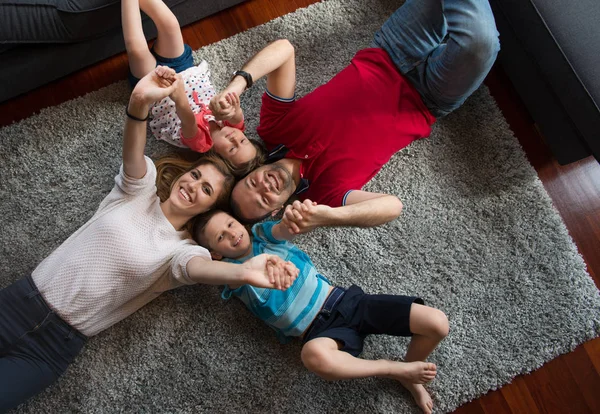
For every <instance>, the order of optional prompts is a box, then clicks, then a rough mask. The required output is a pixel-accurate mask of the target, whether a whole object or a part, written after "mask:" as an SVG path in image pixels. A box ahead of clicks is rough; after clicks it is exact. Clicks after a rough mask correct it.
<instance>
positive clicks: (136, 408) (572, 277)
mask: <svg viewBox="0 0 600 414" xmlns="http://www.w3.org/2000/svg"><path fill="white" fill-rule="evenodd" d="M400 4H401V3H400V2H389V1H367V0H362V1H361V0H345V1H338V0H330V1H325V2H323V3H320V4H316V5H313V6H311V7H308V8H306V9H302V10H299V11H297V12H295V13H293V14H290V15H287V16H284V17H282V18H279V19H277V20H274V21H272V22H270V23H268V24H265V25H263V26H260V27H258V28H256V29H253V30H250V31H248V32H245V33H242V34H239V35H237V36H234V37H232V38H230V39H226V40H224V41H222V42H219V43H217V44H214V45H211V46H209V47H205V48H203V49H201V50H199V51H197V52H196V55H195V57H196V58H197V59H198V60H199V59H205V60H207V61H208V62H209V63H210V65H211V68H212V72H213V79H214V82H215V83H216V85H217V86H220V87H222V86H224V84H225V82H226V80H227V79H228V78H229V73H231V71H232V70H234V69H237V68H239V67H240V66H241V65H242V63H243V62H244V61H245V60H246V59H247V58H249V57H250V56H251V55H252V54H253V52H255V51H257V50H258V49H259V48H260V47H262V46H263V45H265V44H266V43H267V42H269V41H271V40H274V39H276V38H279V37H287V38H289V39H290V40H291V41H292V42H293V43H294V44H295V46H296V48H297V61H298V93H299V94H300V95H303V94H305V93H307V92H309V91H310V90H312V89H313V88H315V87H316V86H318V85H320V84H322V83H324V82H326V81H327V80H328V79H330V77H331V76H332V75H334V74H335V73H336V72H337V71H339V70H340V69H342V68H343V67H344V66H345V65H346V64H347V63H348V62H349V60H350V59H351V58H352V56H353V54H354V53H355V52H356V51H357V50H359V49H361V48H363V47H366V46H367V45H368V44H369V42H370V40H371V37H372V34H373V33H374V31H375V30H376V29H377V28H378V27H379V26H380V25H381V23H382V22H383V21H384V20H385V18H386V17H387V16H388V15H389V14H390V13H391V12H392V11H393V10H394V9H395V8H396V7H398V6H399V5H400ZM263 88H264V82H258V84H257V85H256V87H254V88H252V89H251V90H250V91H249V93H247V94H246V95H245V96H244V97H243V108H244V109H245V111H246V115H247V118H248V119H249V120H250V122H249V123H248V124H249V128H248V131H250V134H253V133H254V134H255V132H254V131H255V127H256V125H257V120H258V111H259V104H260V99H259V98H260V95H261V91H262V90H263ZM128 93H129V88H128V86H127V84H126V83H125V82H124V81H123V82H120V83H117V84H114V85H112V86H109V87H107V88H104V89H102V90H100V91H98V92H94V93H91V94H89V95H86V96H85V97H82V98H79V99H76V100H73V101H70V102H67V103H65V104H62V105H60V106H58V107H54V108H49V109H47V110H44V111H42V112H41V113H40V114H38V115H35V116H33V117H31V118H29V119H27V120H24V121H22V122H20V123H18V124H15V125H12V126H9V127H6V128H3V129H1V130H0V143H1V144H2V150H1V151H0V217H1V222H0V223H1V226H2V228H1V231H0V238H1V239H0V246H1V249H2V250H1V255H0V287H4V286H7V285H8V284H10V283H12V282H14V281H15V280H17V279H19V278H21V277H23V276H25V275H27V274H28V273H30V272H31V271H32V270H33V269H34V268H35V267H36V265H37V264H38V263H39V262H40V261H41V260H42V259H43V258H44V257H45V256H46V255H48V254H49V253H50V252H52V250H54V249H55V248H56V247H57V246H59V244H60V243H61V242H62V241H63V240H65V239H66V238H67V237H68V236H69V235H70V234H71V233H73V232H74V231H75V230H76V229H77V228H78V227H79V226H80V225H82V224H83V223H84V222H85V221H87V220H88V219H89V218H90V217H91V216H92V214H93V213H94V211H95V209H96V207H97V206H98V204H99V203H100V201H101V200H102V199H103V197H104V196H105V195H106V194H107V193H108V192H109V190H110V189H111V187H112V185H113V177H114V176H115V174H116V173H117V171H118V167H119V164H120V154H121V141H122V129H123V122H124V107H125V103H126V102H127V98H128ZM325 116H326V114H324V122H326V120H325ZM170 150H171V148H170V147H168V146H167V145H166V144H165V145H163V144H162V143H158V142H156V141H155V140H154V139H153V138H149V144H148V151H147V153H148V154H149V155H151V156H156V155H158V154H162V153H165V152H168V151H170ZM367 189H368V190H372V191H380V192H386V193H391V194H397V195H398V196H399V197H400V199H401V200H402V201H403V202H404V205H405V209H404V212H403V214H402V216H401V217H400V218H399V219H397V220H395V221H393V222H391V223H389V224H387V225H384V226H381V227H379V228H373V229H341V228H340V229H321V230H318V231H316V232H314V233H313V234H310V235H308V236H306V237H302V238H300V239H298V244H299V245H300V246H301V247H302V248H304V249H305V250H306V251H307V252H308V253H309V254H310V255H311V256H312V258H313V260H314V263H315V264H316V265H317V267H318V269H320V270H321V272H322V273H323V274H325V275H327V276H328V277H330V278H331V279H332V280H333V281H334V282H335V283H337V284H339V285H349V284H350V283H355V284H358V285H360V286H362V287H363V288H364V290H365V291H367V292H369V293H398V294H402V293H406V294H411V295H420V296H421V297H423V298H424V299H425V301H426V303H427V304H429V305H431V306H434V307H436V308H439V309H442V310H443V311H444V312H445V313H446V314H447V315H448V317H449V320H450V327H451V331H450V335H449V336H448V338H447V339H446V340H445V341H444V342H443V343H442V345H441V346H440V347H439V348H438V349H437V350H436V351H435V352H434V353H433V354H432V355H431V358H430V360H431V361H433V362H435V363H436V364H438V370H439V375H438V377H437V379H436V380H435V381H434V382H433V383H432V384H431V385H430V386H429V389H430V390H431V392H432V393H433V395H434V398H435V404H436V410H437V411H438V412H446V411H451V410H453V409H454V408H456V407H458V406H459V405H461V404H463V403H465V402H466V401H469V400H471V399H473V398H475V397H477V396H480V395H482V394H484V393H486V392H487V391H488V390H490V389H496V388H498V387H500V386H502V385H503V384H505V383H507V382H509V381H510V380H511V379H512V378H513V377H515V376H516V375H519V374H523V373H527V372H529V371H531V370H533V369H536V368H538V367H540V366H541V365H542V364H543V363H544V362H546V361H548V360H550V359H552V358H554V357H556V356H557V355H559V354H561V353H565V352H568V351H570V350H571V349H573V348H574V347H575V346H576V345H577V344H579V343H581V342H583V341H585V340H588V339H591V338H594V337H596V336H597V335H598V334H599V332H600V297H599V294H598V290H597V289H596V287H595V286H594V283H593V281H592V279H591V278H590V277H589V275H588V274H587V272H586V269H585V265H584V262H583V260H582V258H581V257H580V255H579V254H578V252H577V250H576V247H575V245H574V243H573V242H572V240H571V238H570V236H569V234H568V232H567V230H566V228H565V226H564V224H563V222H562V221H561V219H560V217H559V215H558V214H557V212H556V211H555V209H554V208H553V206H552V204H551V201H550V199H549V197H548V195H547V194H546V192H545V191H544V189H543V187H542V184H541V182H540V181H539V180H538V178H537V176H536V173H535V171H534V169H533V168H532V167H531V165H529V163H528V162H527V160H526V157H525V155H524V153H523V151H522V150H521V148H520V146H519V144H518V142H517V140H516V139H515V138H514V136H513V134H512V133H511V131H510V130H509V128H508V125H507V123H506V121H505V120H504V119H503V117H502V115H501V113H500V111H499V110H498V108H497V106H496V104H495V102H494V100H493V99H492V98H491V97H490V95H489V92H488V90H487V89H486V88H485V87H482V88H480V90H479V91H477V92H476V93H475V94H474V95H473V96H472V97H471V98H470V99H469V100H468V101H467V102H466V104H465V105H464V106H463V107H462V108H461V109H460V110H458V111H456V112H455V113H454V114H452V115H451V116H448V117H447V118H446V119H443V120H442V121H440V122H438V123H437V124H436V125H435V126H434V128H433V132H432V135H431V137H430V138H428V139H423V140H420V141H419V142H416V143H414V144H412V145H411V146H410V147H409V148H407V149H405V150H403V151H401V152H400V153H398V154H397V155H395V156H394V157H393V158H392V160H391V161H390V162H389V164H388V165H386V167H385V168H384V169H383V170H382V171H381V172H380V174H379V175H378V176H376V177H375V178H374V179H373V180H372V182H370V183H369V184H368V185H367ZM406 344H407V341H406V340H405V339H398V338H393V337H384V336H379V337H371V338H369V339H368V340H367V344H366V346H365V352H364V354H363V357H364V358H369V359H374V358H392V359H399V358H401V357H402V355H403V354H404V351H405V349H406ZM300 349H301V347H300V345H299V344H298V343H292V344H289V345H285V346H282V345H279V343H278V342H277V340H276V338H275V336H274V335H273V334H272V332H271V331H270V330H269V328H267V327H265V326H264V325H262V323H261V322H259V321H258V320H255V319H254V318H253V317H252V316H251V315H250V314H249V312H247V311H246V309H245V308H244V307H243V306H242V304H241V303H240V302H238V301H235V300H232V301H230V302H225V303H224V302H223V301H222V300H221V299H220V297H219V289H218V288H217V287H210V286H194V287H186V288H181V289H179V290H177V291H174V292H170V293H167V294H164V295H162V296H161V297H159V298H158V299H156V300H155V301H154V302H152V303H150V304H149V305H148V306H146V307H145V308H143V309H142V310H140V311H139V312H137V313H136V314H134V315H133V316H131V317H130V318H128V319H126V320H125V321H123V322H121V323H119V324H117V325H116V326H114V327H112V328H111V329H108V330H107V331H105V332H103V333H101V334H100V335H98V336H97V337H94V338H92V339H91V340H90V341H89V342H88V345H87V346H86V348H85V350H84V351H83V353H82V354H81V355H80V357H79V358H78V359H77V361H76V363H75V364H73V365H72V366H71V367H70V369H69V370H68V372H67V374H66V375H65V376H64V377H63V378H62V379H61V380H60V381H59V382H58V383H57V384H56V385H54V386H53V387H51V388H50V389H48V390H47V391H45V392H43V393H42V394H41V395H39V396H37V397H35V398H34V399H32V400H31V401H29V402H28V403H26V404H24V405H22V406H21V407H20V408H19V409H18V410H17V411H18V412H22V413H40V412H52V413H57V412H86V413H90V412H119V411H122V412H199V411H204V412H236V411H241V412H244V411H252V412H341V411H347V412H413V411H414V412H417V411H418V410H417V408H416V405H414V403H413V402H412V400H411V398H410V396H409V395H408V393H407V392H405V391H404V390H403V389H402V387H401V386H400V385H399V384H397V383H395V382H393V381H391V380H384V379H366V380H355V381H346V382H337V383H328V382H325V381H323V380H321V379H319V378H318V377H316V376H314V375H312V374H310V373H309V372H307V371H306V370H305V369H304V367H303V366H302V364H301V362H300V358H299V354H300Z"/></svg>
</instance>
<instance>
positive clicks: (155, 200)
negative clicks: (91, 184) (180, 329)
mask: <svg viewBox="0 0 600 414" xmlns="http://www.w3.org/2000/svg"><path fill="white" fill-rule="evenodd" d="M177 82H181V80H179V79H177V78H176V77H175V71H174V70H172V69H169V68H166V67H162V66H159V67H157V68H156V69H154V70H153V71H152V72H150V73H149V74H148V75H146V76H145V77H144V78H142V79H141V80H140V81H139V83H138V84H137V86H136V87H135V89H134V90H133V92H132V94H131V98H130V100H129V104H128V106H127V108H126V113H127V118H126V120H125V131H124V137H123V164H122V166H121V169H120V171H119V173H118V174H117V176H116V177H115V186H114V187H113V189H112V191H111V192H110V193H109V194H108V195H107V196H106V198H104V200H103V201H102V202H101V203H100V206H99V207H98V210H97V211H96V213H95V214H94V216H93V217H92V218H91V219H90V220H89V221H88V222H87V223H85V224H84V225H83V226H82V227H81V228H79V230H77V231H76V232H75V233H74V234H73V235H71V237H69V238H68V239H67V240H66V241H65V242H64V243H63V244H61V245H60V246H59V247H58V248H57V249H56V250H55V251H54V252H52V253H51V254H50V255H49V256H48V257H47V258H46V259H45V260H44V261H42V262H41V263H40V264H39V265H38V266H37V267H36V268H35V269H34V270H33V272H32V274H31V275H30V276H27V277H25V278H23V279H21V280H19V281H17V282H15V283H14V284H12V285H10V286H8V287H5V288H3V289H2V290H0V412H5V411H7V410H8V409H10V408H13V407H16V406H17V405H19V404H20V403H22V402H23V401H25V400H27V399H28V398H30V397H31V396H33V395H35V394H37V393H38V392H40V391H42V390H43V389H44V388H46V387H48V386H49V385H51V384H52V383H54V382H55V381H56V380H57V379H58V377H59V376H60V375H61V374H62V373H63V372H64V371H65V370H66V369H67V366H68V365H69V364H70V363H71V362H72V361H73V360H74V359H75V357H76V356H77V354H79V352H80V351H81V349H82V348H83V346H84V344H85V342H86V340H87V338H88V337H91V336H94V335H96V334H98V333H99V332H101V331H103V330H105V329H107V328H108V327H110V326H111V325H113V324H115V323H117V322H119V321H120V320H121V319H123V318H126V317H127V316H129V315H130V314H132V313H133V312H135V311H136V310H138V309H139V308H141V307H142V306H144V305H145V304H147V303H148V302H150V301H151V300H152V299H154V298H156V297H157V296H158V295H159V294H160V293H162V292H165V291H167V290H170V289H174V288H176V287H179V286H182V285H192V284H196V283H208V284H223V283H232V284H244V283H248V284H250V285H253V286H257V287H264V288H265V287H268V288H279V289H285V288H287V287H288V286H290V285H291V283H293V281H294V279H295V277H296V276H297V273H298V269H296V268H295V267H294V265H293V264H292V263H290V262H287V263H286V262H284V261H283V260H282V259H281V258H279V257H278V256H276V255H269V254H264V255H260V256H257V257H255V258H253V259H252V260H250V261H248V262H245V263H244V264H242V265H239V264H231V263H224V262H218V261H211V257H210V254H209V252H208V250H206V249H205V248H203V247H200V246H198V245H197V244H196V243H194V242H193V240H192V239H191V237H190V234H189V232H188V231H186V225H187V223H188V221H189V220H190V219H191V218H193V217H194V216H196V215H197V214H200V213H204V212H206V211H208V210H209V209H211V208H213V207H215V206H217V207H219V206H222V205H224V204H226V203H227V202H228V198H229V193H230V191H231V188H232V186H233V182H234V178H233V176H232V174H231V172H230V171H229V170H228V169H227V166H226V164H225V163H224V162H223V160H222V159H221V158H219V157H217V156H215V155H206V156H204V157H201V158H200V159H199V160H198V161H196V162H195V163H194V164H193V165H191V168H190V169H189V170H188V171H187V172H185V173H184V174H180V175H179V176H176V177H173V178H171V179H170V180H167V179H166V177H162V176H161V174H160V173H157V167H155V164H154V163H153V162H152V160H150V159H149V158H148V157H146V156H144V147H145V143H146V122H145V121H140V120H139V119H145V118H146V117H147V115H148V105H149V104H150V103H152V102H155V101H157V100H160V99H163V98H164V97H165V96H167V95H169V94H170V93H172V92H173V91H174V90H175V89H176V88H177V86H178V85H177ZM158 164H160V163H157V165H158ZM169 167H170V166H169V165H160V166H158V170H159V171H164V170H165V168H166V169H168V168H169ZM155 182H156V183H155ZM157 186H158V187H166V188H168V189H170V190H169V192H168V194H167V196H166V199H164V201H162V202H161V200H160V199H159V197H158V196H157Z"/></svg>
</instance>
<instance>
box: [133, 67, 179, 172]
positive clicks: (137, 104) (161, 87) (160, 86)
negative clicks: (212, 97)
mask: <svg viewBox="0 0 600 414" xmlns="http://www.w3.org/2000/svg"><path fill="white" fill-rule="evenodd" d="M177 82H180V81H178V80H177V79H176V78H175V71H174V70H173V69H170V68H166V67H164V66H157V67H156V69H154V70H153V71H152V72H150V73H149V74H147V75H146V76H144V77H143V78H142V79H140V81H139V82H138V84H137V85H136V86H135V88H134V89H133V92H131V97H130V98H129V104H128V105H127V108H126V110H127V114H128V116H127V118H126V119H125V130H124V132H123V170H124V171H125V174H127V175H128V176H129V177H132V178H142V177H144V176H145V175H146V161H145V160H144V148H145V147H146V121H147V119H148V110H149V106H150V104H152V103H153V102H156V101H159V100H161V99H163V98H164V97H165V96H169V94H171V93H172V92H173V90H174V89H175V88H177V86H178V84H177Z"/></svg>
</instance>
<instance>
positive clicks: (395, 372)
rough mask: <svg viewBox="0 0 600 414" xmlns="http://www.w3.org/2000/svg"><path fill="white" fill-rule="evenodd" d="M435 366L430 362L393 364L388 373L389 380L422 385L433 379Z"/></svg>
mask: <svg viewBox="0 0 600 414" xmlns="http://www.w3.org/2000/svg"><path fill="white" fill-rule="evenodd" d="M436 374H437V370H436V366H435V364H432V363H431V362H422V361H414V362H395V363H394V364H393V366H392V369H391V372H390V375H389V376H390V378H392V379H395V380H396V381H406V382H408V383H411V384H424V383H426V382H429V381H431V380H432V379H434V378H435V375H436Z"/></svg>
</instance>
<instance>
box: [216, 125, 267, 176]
mask: <svg viewBox="0 0 600 414" xmlns="http://www.w3.org/2000/svg"><path fill="white" fill-rule="evenodd" d="M211 137H212V140H213V145H214V148H215V151H216V152H217V154H219V155H220V156H221V157H223V158H225V159H227V160H229V162H231V163H232V164H233V165H234V166H235V167H240V166H242V165H243V164H245V163H247V162H248V161H250V160H252V159H253V158H254V157H256V148H255V147H254V145H252V143H251V142H250V140H249V139H248V138H247V137H246V135H244V133H243V132H242V131H240V130H239V129H236V128H232V127H230V126H224V127H223V128H221V129H220V130H219V131H214V132H213V133H212V134H211Z"/></svg>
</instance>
